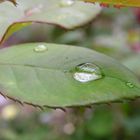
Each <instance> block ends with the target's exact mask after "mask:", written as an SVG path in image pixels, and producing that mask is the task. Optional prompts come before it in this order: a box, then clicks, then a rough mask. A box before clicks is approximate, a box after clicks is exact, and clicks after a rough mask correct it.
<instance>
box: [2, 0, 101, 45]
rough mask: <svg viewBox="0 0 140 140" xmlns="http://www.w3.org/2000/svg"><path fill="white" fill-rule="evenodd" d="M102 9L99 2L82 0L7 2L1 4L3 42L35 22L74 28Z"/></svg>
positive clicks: (24, 0) (23, 0) (88, 20)
mask: <svg viewBox="0 0 140 140" xmlns="http://www.w3.org/2000/svg"><path fill="white" fill-rule="evenodd" d="M100 11H101V7H100V6H99V5H98V4H96V5H91V4H89V3H84V2H82V1H75V2H74V3H70V4H66V2H65V0H36V1H34V0H28V1H27V0H21V1H20V2H19V3H18V5H17V7H14V6H13V5H11V4H10V3H8V2H7V3H6V2H5V3H2V4H0V37H1V38H2V39H1V43H2V42H3V41H4V40H6V39H7V38H8V37H9V36H10V35H11V34H12V33H14V32H16V31H18V30H19V29H21V28H23V27H25V26H28V25H30V24H32V23H34V22H37V23H48V24H53V25H57V26H60V27H63V28H66V29H74V28H76V27H79V26H82V25H84V24H86V23H88V22H90V21H91V20H92V19H93V18H95V17H96V16H97V14H99V13H100Z"/></svg>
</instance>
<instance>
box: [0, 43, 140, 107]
mask: <svg viewBox="0 0 140 140" xmlns="http://www.w3.org/2000/svg"><path fill="white" fill-rule="evenodd" d="M81 73H82V74H81ZM0 91H1V93H2V94H3V95H4V96H6V97H9V98H12V99H14V100H15V101H16V100H18V101H19V100H20V101H22V102H23V103H28V104H34V105H39V106H44V105H46V106H51V107H70V106H86V105H91V104H94V103H103V102H112V101H118V100H119V101H120V100H123V99H126V98H127V99H135V98H136V97H139V96H140V83H139V81H138V80H137V78H136V77H135V75H134V74H133V73H132V72H131V71H129V70H128V69H127V68H126V67H124V66H123V65H121V64H120V63H119V62H117V61H116V60H113V59H112V58H110V57H108V56H105V55H103V54H100V53H98V52H95V51H92V50H90V49H86V48H81V47H75V46H68V45H56V44H46V43H34V44H23V45H17V46H13V47H10V48H4V49H1V51H0Z"/></svg>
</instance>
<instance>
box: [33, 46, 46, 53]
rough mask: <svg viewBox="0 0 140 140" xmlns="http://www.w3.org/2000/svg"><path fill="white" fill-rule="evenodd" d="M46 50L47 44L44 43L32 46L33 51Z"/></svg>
mask: <svg viewBox="0 0 140 140" xmlns="http://www.w3.org/2000/svg"><path fill="white" fill-rule="evenodd" d="M46 50H47V46H45V45H38V46H36V47H35V48H34V51H35V52H45V51H46Z"/></svg>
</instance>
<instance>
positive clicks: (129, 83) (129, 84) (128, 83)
mask: <svg viewBox="0 0 140 140" xmlns="http://www.w3.org/2000/svg"><path fill="white" fill-rule="evenodd" d="M126 85H127V86H128V87H130V88H133V87H134V84H133V83H131V82H127V83H126Z"/></svg>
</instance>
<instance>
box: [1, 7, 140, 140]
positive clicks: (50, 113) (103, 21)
mask: <svg viewBox="0 0 140 140" xmlns="http://www.w3.org/2000/svg"><path fill="white" fill-rule="evenodd" d="M27 42H51V43H58V44H71V45H78V46H83V47H87V48H90V49H93V50H96V51H99V52H102V53H104V54H106V55H109V56H111V57H114V58H115V59H117V60H119V61H120V62H121V63H123V64H124V65H126V66H127V67H129V68H130V69H131V70H132V71H133V72H134V73H135V74H136V75H137V77H138V78H139V79H140V9H126V8H123V9H115V8H104V9H103V10H102V12H101V13H100V14H99V15H98V16H97V17H96V18H95V19H94V20H93V21H92V22H91V23H89V24H88V25H86V26H84V27H81V28H78V29H75V30H71V31H67V30H64V29H60V28H58V27H54V26H51V25H46V24H33V25H32V26H29V27H27V28H24V29H22V30H21V31H18V32H17V33H14V35H12V36H11V37H10V38H9V39H8V40H7V41H6V42H5V43H4V44H3V45H4V46H5V47H8V46H9V45H11V44H20V43H27ZM0 140H140V100H139V99H137V100H136V101H124V102H123V103H111V104H110V103H109V104H102V105H93V107H92V108H76V109H67V112H66V113H65V112H63V111H62V110H59V109H57V110H49V109H48V110H45V111H41V110H39V109H37V108H33V107H31V106H27V105H25V106H24V107H22V106H20V105H18V104H16V103H13V102H11V101H9V100H6V99H4V98H3V97H0Z"/></svg>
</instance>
